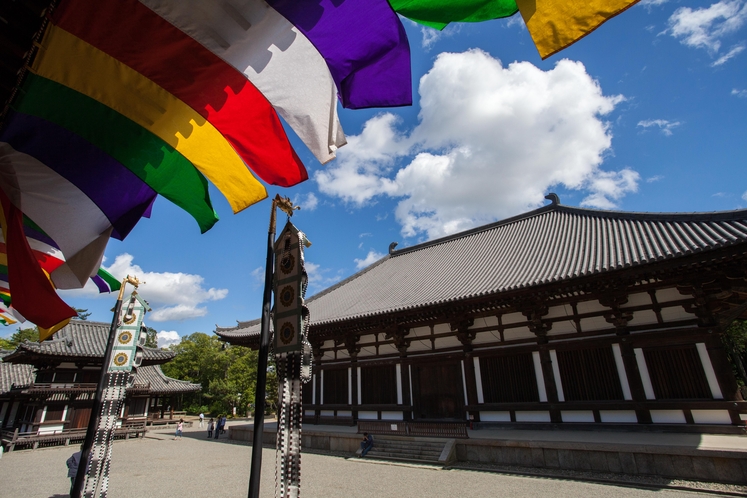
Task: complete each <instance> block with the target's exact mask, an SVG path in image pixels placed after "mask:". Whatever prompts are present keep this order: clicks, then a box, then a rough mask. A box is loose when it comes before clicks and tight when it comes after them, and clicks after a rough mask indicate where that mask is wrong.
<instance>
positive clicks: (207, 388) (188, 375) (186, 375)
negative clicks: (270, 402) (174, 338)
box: [162, 332, 257, 415]
mask: <svg viewBox="0 0 747 498" xmlns="http://www.w3.org/2000/svg"><path fill="white" fill-rule="evenodd" d="M170 349H171V350H172V351H174V352H175V353H176V356H175V357H174V359H173V360H172V361H170V362H169V363H167V364H165V365H163V367H162V368H163V371H164V373H165V374H166V375H168V376H170V377H174V378H176V379H181V380H188V381H190V382H198V383H200V384H201V385H202V391H201V392H200V393H196V394H194V395H193V397H192V398H191V399H187V400H186V401H187V404H188V405H189V404H190V403H191V405H192V406H195V407H201V406H203V405H207V406H209V407H210V411H211V412H212V413H213V414H214V415H217V413H218V412H225V413H231V412H232V410H233V408H234V407H235V408H236V410H237V413H244V412H245V411H246V409H247V407H248V405H249V403H251V402H253V401H254V393H255V389H256V385H257V353H256V351H252V350H250V349H248V348H244V347H240V346H230V345H228V344H225V343H223V342H221V341H220V340H219V339H218V338H217V337H216V336H214V335H207V334H204V333H202V332H195V333H194V334H190V335H188V336H186V337H183V338H182V341H181V342H180V343H179V344H176V345H172V346H170Z"/></svg>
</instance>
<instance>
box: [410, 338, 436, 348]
mask: <svg viewBox="0 0 747 498" xmlns="http://www.w3.org/2000/svg"><path fill="white" fill-rule="evenodd" d="M430 349H432V346H431V340H430V339H427V340H426V339H422V340H413V341H411V342H410V347H409V348H407V350H408V351H429V350H430Z"/></svg>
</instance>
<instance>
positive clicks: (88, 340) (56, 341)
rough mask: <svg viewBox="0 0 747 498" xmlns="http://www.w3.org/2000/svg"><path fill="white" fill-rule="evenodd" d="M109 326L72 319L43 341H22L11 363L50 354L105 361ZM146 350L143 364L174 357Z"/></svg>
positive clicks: (164, 351) (10, 356)
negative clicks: (33, 355)
mask: <svg viewBox="0 0 747 498" xmlns="http://www.w3.org/2000/svg"><path fill="white" fill-rule="evenodd" d="M110 327H111V324H110V323H105V322H93V321H88V320H72V321H71V322H70V323H69V324H68V325H66V326H65V327H63V328H62V329H60V330H59V331H58V332H56V333H55V334H54V336H52V339H50V340H47V341H44V342H41V343H39V342H28V341H26V342H23V343H21V344H19V345H18V349H16V350H15V351H14V352H13V353H12V354H10V355H9V356H8V359H9V360H10V361H14V362H18V361H20V358H21V357H22V356H24V355H26V354H35V355H51V356H64V357H71V358H75V357H81V358H86V357H87V358H102V357H103V356H104V351H105V350H106V340H107V338H108V337H109V328H110ZM142 349H143V362H144V363H146V364H148V363H165V362H167V361H169V360H170V359H171V358H173V357H174V352H173V351H166V350H162V349H154V348H142Z"/></svg>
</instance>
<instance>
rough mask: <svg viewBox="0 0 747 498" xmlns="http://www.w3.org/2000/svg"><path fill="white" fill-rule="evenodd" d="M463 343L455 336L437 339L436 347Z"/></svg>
mask: <svg viewBox="0 0 747 498" xmlns="http://www.w3.org/2000/svg"><path fill="white" fill-rule="evenodd" d="M461 346H462V343H461V342H460V341H459V339H457V338H456V337H454V336H451V337H440V338H438V339H436V349H444V348H453V347H461Z"/></svg>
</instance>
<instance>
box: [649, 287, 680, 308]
mask: <svg viewBox="0 0 747 498" xmlns="http://www.w3.org/2000/svg"><path fill="white" fill-rule="evenodd" d="M686 297H687V296H683V295H682V294H680V291H678V290H677V289H676V288H674V287H672V288H669V289H657V290H656V301H657V302H658V303H659V304H661V303H667V302H669V301H679V300H680V299H685V298H686Z"/></svg>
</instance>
